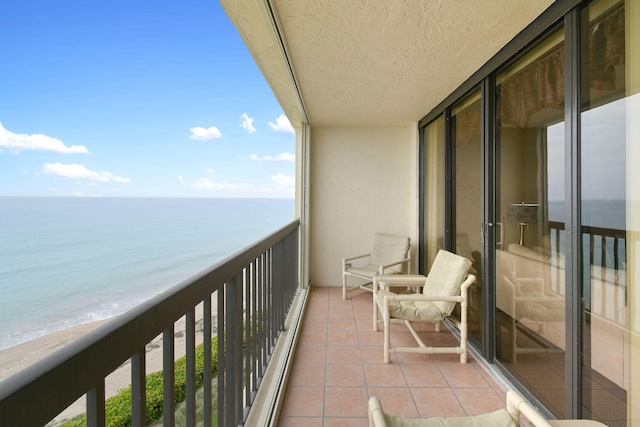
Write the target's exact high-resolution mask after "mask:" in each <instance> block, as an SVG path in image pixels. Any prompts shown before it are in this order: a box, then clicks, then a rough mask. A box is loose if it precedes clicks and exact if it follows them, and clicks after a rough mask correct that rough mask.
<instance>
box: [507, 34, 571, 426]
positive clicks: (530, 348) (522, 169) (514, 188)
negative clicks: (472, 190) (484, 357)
mask: <svg viewBox="0 0 640 427" xmlns="http://www.w3.org/2000/svg"><path fill="white" fill-rule="evenodd" d="M496 84H497V87H496V116H497V128H496V143H497V147H496V148H497V150H496V151H497V159H496V178H497V192H496V193H497V194H496V222H497V223H498V224H499V226H498V227H497V230H496V231H497V233H498V236H496V242H498V243H499V245H496V250H495V262H496V308H497V314H496V331H495V333H496V340H497V348H496V358H497V360H498V361H500V362H501V363H502V364H503V366H505V368H506V369H507V370H508V371H509V372H510V373H511V374H513V376H514V377H515V378H516V379H517V380H518V381H520V382H521V383H522V384H523V385H524V386H525V387H526V388H527V389H528V390H529V391H530V392H531V393H533V395H534V396H536V397H537V398H538V399H539V400H540V401H541V402H542V403H543V404H544V405H545V406H546V407H547V408H548V409H549V410H550V411H552V412H553V413H554V414H555V415H556V416H558V417H563V416H564V414H565V389H566V388H565V356H564V354H565V331H566V324H565V286H564V281H565V272H564V261H565V259H564V231H563V230H564V200H565V195H564V186H565V168H564V147H565V146H564V31H558V32H556V33H555V34H553V35H552V36H550V37H548V38H546V39H545V41H543V42H542V43H541V44H539V45H538V46H537V47H536V48H535V49H533V50H532V51H530V52H529V53H528V54H527V55H526V56H524V57H522V58H521V59H519V60H518V61H517V62H515V63H514V64H512V65H511V66H510V67H509V68H507V69H506V70H504V71H503V72H501V73H500V74H499V75H498V77H497V80H496Z"/></svg>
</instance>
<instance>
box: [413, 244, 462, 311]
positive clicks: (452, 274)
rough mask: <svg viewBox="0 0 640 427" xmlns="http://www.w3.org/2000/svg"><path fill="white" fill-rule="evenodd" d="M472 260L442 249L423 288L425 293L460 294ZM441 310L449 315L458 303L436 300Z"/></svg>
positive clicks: (435, 302) (435, 303) (439, 294)
mask: <svg viewBox="0 0 640 427" xmlns="http://www.w3.org/2000/svg"><path fill="white" fill-rule="evenodd" d="M470 268H471V261H469V260H468V259H466V258H465V257H461V256H460V255H456V254H452V253H451V252H448V251H445V250H442V249H441V250H440V251H438V254H437V255H436V259H435V260H434V261H433V265H432V266H431V270H430V271H429V275H428V276H427V279H426V281H425V285H424V287H423V288H422V293H423V294H424V295H438V296H456V295H459V294H460V285H462V282H464V281H465V279H466V278H467V274H468V273H469V269H470ZM433 304H434V305H436V306H437V307H438V308H439V309H440V311H442V313H443V314H444V315H445V316H448V315H450V314H451V312H452V311H453V309H454V307H455V305H456V303H455V302H453V301H434V302H433Z"/></svg>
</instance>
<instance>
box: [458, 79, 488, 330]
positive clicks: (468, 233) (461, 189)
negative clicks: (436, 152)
mask: <svg viewBox="0 0 640 427" xmlns="http://www.w3.org/2000/svg"><path fill="white" fill-rule="evenodd" d="M480 100H481V97H480V92H479V91H477V92H475V93H474V94H472V95H471V96H469V97H467V98H466V99H465V100H464V101H462V103H460V104H458V106H456V107H455V108H453V110H452V112H451V145H452V150H451V153H452V156H453V159H454V173H453V176H454V184H453V198H452V199H453V203H454V206H455V208H454V209H452V210H451V211H452V216H453V218H452V219H453V222H452V223H453V231H454V236H455V239H452V241H453V245H454V250H455V252H456V253H457V254H458V255H461V256H463V257H465V258H467V259H469V261H471V262H472V271H471V272H472V273H473V274H474V275H475V276H476V283H474V284H473V285H472V286H471V287H470V288H469V306H468V322H469V323H468V324H469V326H468V327H469V335H471V336H473V337H475V338H476V339H477V340H478V341H480V342H481V339H482V269H481V265H482V263H481V259H482V238H481V236H482V235H481V230H482V190H483V189H482V182H483V180H482V147H481V135H480V129H481V128H482V119H481V105H480ZM457 310H458V311H459V308H458V309H457Z"/></svg>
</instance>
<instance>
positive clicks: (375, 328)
mask: <svg viewBox="0 0 640 427" xmlns="http://www.w3.org/2000/svg"><path fill="white" fill-rule="evenodd" d="M373 332H378V304H377V303H376V296H375V294H374V295H373Z"/></svg>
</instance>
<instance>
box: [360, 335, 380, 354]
mask: <svg viewBox="0 0 640 427" xmlns="http://www.w3.org/2000/svg"><path fill="white" fill-rule="evenodd" d="M358 342H359V343H360V345H361V346H363V347H368V346H375V347H379V348H380V350H381V351H382V349H383V344H384V333H383V332H382V331H379V332H373V331H358Z"/></svg>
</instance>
